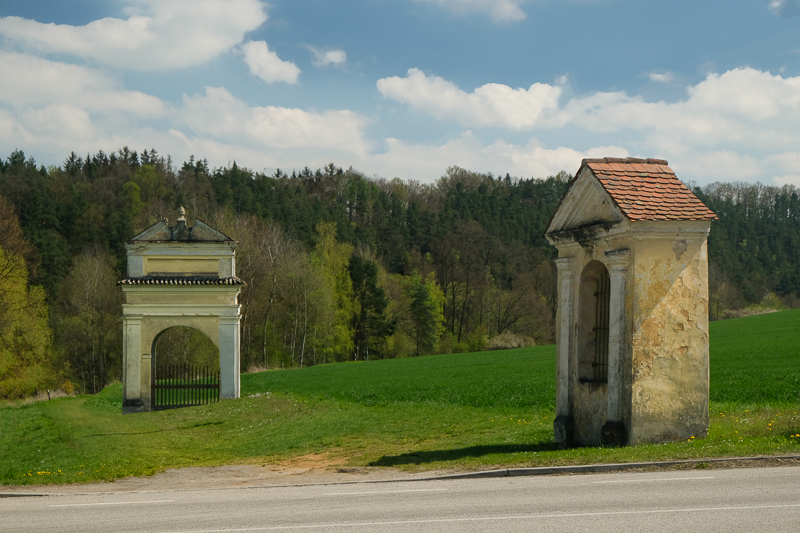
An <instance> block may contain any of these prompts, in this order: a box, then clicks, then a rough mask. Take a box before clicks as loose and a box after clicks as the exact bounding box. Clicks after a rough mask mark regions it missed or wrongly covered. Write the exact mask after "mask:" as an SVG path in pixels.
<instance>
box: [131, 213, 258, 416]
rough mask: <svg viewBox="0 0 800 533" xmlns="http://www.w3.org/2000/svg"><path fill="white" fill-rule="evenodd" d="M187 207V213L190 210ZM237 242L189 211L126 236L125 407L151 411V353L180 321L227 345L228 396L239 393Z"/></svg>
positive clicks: (224, 389)
mask: <svg viewBox="0 0 800 533" xmlns="http://www.w3.org/2000/svg"><path fill="white" fill-rule="evenodd" d="M182 214H183V213H182ZM236 244H237V243H236V241H234V240H233V239H231V238H230V237H227V236H226V235H224V234H222V233H220V232H218V231H217V230H215V229H213V228H211V227H210V226H208V225H207V224H205V223H203V222H201V221H199V220H195V223H194V225H193V226H187V225H186V221H185V219H183V216H181V217H180V218H179V219H178V223H177V224H176V225H175V226H172V227H171V226H168V225H167V223H166V221H161V222H159V223H157V224H155V225H153V226H151V227H150V228H148V229H147V230H145V231H144V232H142V233H140V234H139V235H137V236H136V237H134V238H133V239H131V240H130V241H128V242H127V243H126V248H127V250H128V277H127V278H125V279H123V280H121V281H120V282H119V284H120V285H121V286H122V290H123V293H124V294H125V304H123V306H122V321H123V352H124V353H123V359H124V363H123V383H124V400H123V407H122V412H123V413H134V412H139V411H149V410H151V398H150V385H151V382H152V378H153V376H152V372H151V363H152V361H151V354H152V349H153V345H154V342H155V340H156V338H157V337H158V335H159V334H160V333H161V332H163V331H165V330H167V329H169V328H172V327H175V326H186V327H190V328H194V329H197V330H199V331H201V332H202V333H204V334H205V335H206V336H208V338H209V339H211V341H212V342H213V343H214V344H215V345H216V346H217V347H218V348H219V359H220V396H221V397H222V398H238V397H239V371H240V369H239V325H240V308H241V306H240V305H239V303H238V296H239V292H240V291H241V287H242V285H244V282H243V281H241V280H240V279H239V278H237V277H236V275H235V272H236V263H235V256H234V250H235V248H236Z"/></svg>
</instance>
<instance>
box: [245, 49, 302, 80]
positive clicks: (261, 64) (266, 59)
mask: <svg viewBox="0 0 800 533" xmlns="http://www.w3.org/2000/svg"><path fill="white" fill-rule="evenodd" d="M242 52H244V62H245V64H246V65H247V66H248V67H249V68H250V72H252V73H253V74H255V75H256V76H258V77H259V78H261V79H262V80H264V81H265V82H266V83H275V82H278V81H282V82H284V83H288V84H294V83H297V77H298V76H299V75H300V69H299V68H297V65H295V64H294V63H292V62H289V61H283V60H282V59H281V58H279V57H278V54H276V53H275V52H273V51H272V50H270V49H269V47H268V46H267V43H266V42H264V41H249V42H247V43H245V44H243V45H242Z"/></svg>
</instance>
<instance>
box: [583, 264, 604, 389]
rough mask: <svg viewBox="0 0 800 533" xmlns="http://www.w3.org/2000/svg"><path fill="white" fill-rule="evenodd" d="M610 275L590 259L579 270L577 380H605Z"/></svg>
mask: <svg viewBox="0 0 800 533" xmlns="http://www.w3.org/2000/svg"><path fill="white" fill-rule="evenodd" d="M609 296H610V278H609V275H608V269H607V268H606V266H605V265H604V264H603V263H602V262H600V261H597V260H594V261H590V262H589V263H588V264H587V265H586V267H585V268H584V269H583V272H582V273H581V279H580V287H579V292H578V324H577V326H578V343H577V344H578V345H577V348H578V360H577V370H578V379H579V380H580V381H582V382H593V383H607V382H608V326H609V317H610V311H611V309H610V298H609Z"/></svg>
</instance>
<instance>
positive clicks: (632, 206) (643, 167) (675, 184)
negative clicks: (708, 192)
mask: <svg viewBox="0 0 800 533" xmlns="http://www.w3.org/2000/svg"><path fill="white" fill-rule="evenodd" d="M584 166H586V167H588V168H589V169H590V170H591V171H592V173H593V174H594V175H595V177H596V178H597V180H598V181H599V182H600V183H601V184H602V185H603V188H605V190H606V191H607V192H608V194H609V195H610V196H611V199H612V200H613V201H614V203H616V204H617V206H619V208H620V209H621V210H622V212H623V213H624V214H625V216H627V217H628V218H629V219H630V220H633V221H636V220H716V219H717V215H715V214H714V212H713V211H711V210H710V209H709V208H708V207H706V206H705V205H704V204H703V202H701V201H700V200H699V199H698V198H697V196H695V195H694V194H693V193H692V191H690V190H689V189H688V188H687V187H686V185H684V184H683V183H682V182H681V181H680V180H679V179H678V178H677V177H676V176H675V173H674V172H673V171H672V169H671V168H669V163H667V162H666V161H665V160H663V159H638V158H633V157H629V158H625V159H620V158H612V157H606V158H603V159H584V160H583V162H582V164H581V168H583V167H584ZM579 172H580V171H579Z"/></svg>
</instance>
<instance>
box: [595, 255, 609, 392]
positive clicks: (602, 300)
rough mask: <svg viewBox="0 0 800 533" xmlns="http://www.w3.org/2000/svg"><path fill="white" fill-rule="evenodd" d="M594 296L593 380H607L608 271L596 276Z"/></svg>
mask: <svg viewBox="0 0 800 533" xmlns="http://www.w3.org/2000/svg"><path fill="white" fill-rule="evenodd" d="M594 296H595V305H596V308H595V322H594V362H593V363H592V367H593V369H594V381H600V382H607V381H608V316H609V310H610V309H609V307H610V300H611V283H610V279H609V277H608V271H607V270H605V269H603V273H602V274H601V275H600V276H598V278H597V291H596V292H595V293H594Z"/></svg>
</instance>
